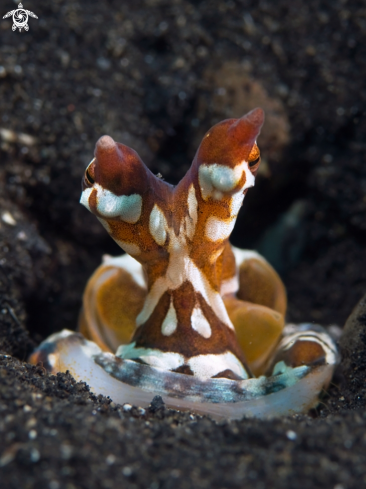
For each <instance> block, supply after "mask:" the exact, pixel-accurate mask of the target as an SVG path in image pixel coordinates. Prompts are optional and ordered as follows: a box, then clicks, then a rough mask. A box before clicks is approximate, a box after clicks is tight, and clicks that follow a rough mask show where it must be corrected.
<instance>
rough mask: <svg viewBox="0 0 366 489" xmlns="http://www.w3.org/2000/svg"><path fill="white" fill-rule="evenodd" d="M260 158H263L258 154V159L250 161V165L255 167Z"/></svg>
mask: <svg viewBox="0 0 366 489" xmlns="http://www.w3.org/2000/svg"><path fill="white" fill-rule="evenodd" d="M260 159H261V157H260V156H258V158H257V159H255V160H253V161H249V167H250V168H253V166H255V165H256V164H257V163H258V162H259V160H260Z"/></svg>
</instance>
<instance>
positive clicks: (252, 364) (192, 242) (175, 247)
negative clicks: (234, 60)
mask: <svg viewBox="0 0 366 489" xmlns="http://www.w3.org/2000/svg"><path fill="white" fill-rule="evenodd" d="M263 122H264V113H263V111H262V109H254V110H253V111H251V112H249V113H248V114H246V115H244V116H243V117H241V118H240V119H228V120H225V121H222V122H220V123H219V124H216V125H215V126H214V127H212V128H211V129H210V130H209V131H208V133H207V134H206V135H205V137H204V138H203V140H202V143H201V145H200V147H199V148H198V150H197V153H196V156H195V158H194V160H193V163H192V166H191V168H190V169H189V170H188V172H187V174H186V175H185V176H184V177H183V179H182V180H181V182H180V183H179V184H178V185H177V186H172V185H169V184H168V183H166V182H165V181H163V180H161V179H160V178H158V177H156V176H154V175H153V174H152V173H151V172H150V170H149V169H148V168H147V167H146V166H145V165H144V163H143V162H142V160H141V159H140V157H139V156H138V154H137V153H136V152H135V151H134V150H133V149H131V148H128V147H127V146H125V145H123V144H121V143H116V142H115V141H114V140H113V139H112V138H111V137H110V136H103V137H102V138H100V139H99V141H98V142H97V144H96V148H95V154H94V158H93V159H92V161H91V163H90V164H89V165H88V167H87V169H86V171H85V174H84V177H83V180H82V195H81V199H80V202H81V204H83V205H84V206H85V207H86V208H87V209H88V210H89V211H90V212H92V213H93V214H95V216H96V217H97V218H98V220H99V221H100V222H101V223H102V225H103V226H104V227H105V229H106V230H107V232H108V233H109V234H110V235H111V237H112V238H113V239H114V240H115V241H116V243H117V244H119V245H120V247H121V248H122V249H123V250H124V251H125V252H126V254H125V255H122V256H120V257H115V258H111V257H107V258H106V259H105V260H104V262H103V263H102V265H101V266H100V267H99V268H98V269H97V270H96V272H95V273H94V274H93V275H92V277H91V278H90V280H89V282H88V284H87V286H86V289H85V293H84V297H83V308H82V311H81V314H80V321H79V332H78V333H75V332H71V331H68V330H64V331H62V332H60V333H55V334H54V335H52V336H50V337H49V338H48V339H46V340H45V341H44V342H43V343H42V344H41V345H40V346H39V347H38V348H37V349H36V350H35V351H34V353H33V354H32V355H31V357H30V361H31V362H32V363H34V364H37V363H39V362H41V363H42V364H43V365H44V366H45V368H46V369H47V370H49V371H50V372H52V373H57V372H60V371H61V372H64V371H66V370H69V371H70V373H71V374H72V375H73V376H74V377H75V379H76V380H79V381H84V382H86V383H87V384H89V386H90V388H91V390H92V391H93V392H94V393H96V394H103V395H106V396H110V397H111V398H112V399H113V400H114V401H115V402H117V403H121V404H123V403H130V404H136V405H138V406H141V407H145V406H148V405H149V404H150V402H151V400H152V398H153V397H154V395H160V396H161V397H162V398H163V399H164V402H165V403H166V405H167V406H168V407H171V408H175V409H184V410H190V411H192V412H196V413H200V414H208V415H211V416H213V417H214V418H217V419H222V418H224V419H240V418H242V417H243V416H254V417H259V418H264V417H271V416H279V415H286V414H293V413H301V412H306V411H308V410H309V409H310V408H312V407H314V406H316V405H317V403H318V402H319V394H320V392H321V391H322V389H324V388H326V387H327V386H328V384H329V382H330V380H331V378H332V374H333V371H334V368H335V366H336V364H337V363H338V352H337V347H336V344H335V342H334V340H333V339H332V337H331V336H330V335H329V334H328V333H327V331H326V330H325V329H323V328H321V327H319V326H314V325H308V324H302V325H287V326H286V325H285V314H286V307H287V297H286V290H285V287H284V285H283V283H282V281H281V279H280V277H279V276H278V274H277V273H276V272H275V270H274V269H273V268H272V266H271V265H270V264H269V263H268V262H267V261H266V260H265V259H264V258H263V257H261V256H260V255H259V254H258V253H256V252H254V251H249V250H240V249H238V248H235V247H232V246H231V245H230V243H229V237H230V234H231V232H232V230H233V228H234V225H235V221H236V218H237V215H238V212H239V210H240V207H241V206H242V202H243V199H244V197H245V194H246V192H247V191H248V189H249V188H250V187H253V186H254V182H255V176H256V174H257V171H258V167H259V164H260V152H259V148H258V146H257V137H258V135H259V133H260V129H261V127H262V124H263Z"/></svg>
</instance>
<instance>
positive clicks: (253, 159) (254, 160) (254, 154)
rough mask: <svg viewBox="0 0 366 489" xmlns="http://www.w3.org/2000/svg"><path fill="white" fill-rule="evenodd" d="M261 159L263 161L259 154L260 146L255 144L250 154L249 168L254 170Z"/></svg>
mask: <svg viewBox="0 0 366 489" xmlns="http://www.w3.org/2000/svg"><path fill="white" fill-rule="evenodd" d="M260 159H261V154H260V152H259V148H258V146H257V145H256V144H255V145H254V146H253V148H252V149H251V152H250V153H249V157H248V165H249V168H253V167H254V166H256V165H257V164H258V163H259V161H260Z"/></svg>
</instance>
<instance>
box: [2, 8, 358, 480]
mask: <svg viewBox="0 0 366 489" xmlns="http://www.w3.org/2000/svg"><path fill="white" fill-rule="evenodd" d="M24 7H25V8H27V9H29V10H31V11H33V12H35V13H36V14H37V15H38V17H39V19H38V20H36V19H30V20H29V26H30V30H29V31H28V32H24V31H22V32H18V31H17V32H13V31H12V30H11V24H12V22H11V20H9V19H8V20H1V22H0V144H1V146H0V351H1V352H3V354H4V355H3V356H1V357H0V487H1V488H3V487H4V488H6V489H7V488H17V489H18V488H32V487H37V488H47V489H48V488H49V489H63V488H65V489H73V488H79V487H80V488H84V487H85V488H94V487H95V488H99V487H101V488H104V487H105V488H117V487H118V488H120V487H126V488H140V487H141V488H151V489H161V488H169V487H179V488H190V487H192V488H193V487H194V488H199V487H207V488H220V489H227V488H236V487H238V488H239V487H240V488H242V487H247V486H248V487H253V488H266V487H271V488H272V487H273V488H276V487H279V488H297V487H299V488H302V489H303V488H308V487H309V488H310V487H311V488H314V487H321V488H332V489H350V488H353V487H355V488H356V487H357V488H360V487H363V486H364V485H365V484H366V455H365V454H366V450H365V444H366V430H365V426H366V418H365V404H366V397H365V396H366V389H365V375H366V361H365V358H366V351H365V350H366V336H365V333H364V329H365V327H366V320H365V317H366V306H365V304H364V303H361V305H360V308H359V309H358V310H357V312H356V313H355V316H354V317H353V318H352V320H350V322H349V326H348V333H347V335H345V336H344V339H343V340H342V341H343V342H342V352H343V360H342V364H341V366H340V368H339V371H338V372H337V374H336V376H335V378H334V381H333V383H332V386H331V388H330V390H329V394H328V395H327V396H325V397H324V398H323V400H322V403H321V405H320V406H319V408H318V409H317V410H316V411H314V412H312V413H310V414H309V415H306V416H305V415H304V416H298V417H293V418H286V419H277V420H272V421H256V420H245V419H244V420H242V421H240V422H235V423H220V424H217V423H215V422H213V421H211V420H210V419H208V418H200V417H197V416H191V415H190V414H189V413H181V414H179V413H175V412H170V411H167V410H165V409H164V407H163V406H160V407H159V402H158V400H155V402H154V404H153V406H152V408H151V409H150V410H147V411H146V412H141V410H139V409H138V408H132V410H130V411H125V410H123V408H122V407H121V406H118V405H114V404H113V403H112V402H111V401H110V400H109V399H105V398H96V397H95V396H93V395H91V394H90V393H89V392H88V390H87V388H86V386H85V385H83V384H76V383H75V382H74V381H73V379H72V378H71V377H70V376H68V375H58V376H57V377H52V376H49V375H48V374H46V373H45V372H44V371H43V370H42V369H41V368H39V367H31V366H29V365H28V364H26V363H24V361H25V359H26V358H27V355H28V354H29V352H30V351H31V350H32V348H33V346H34V345H35V344H36V343H38V342H39V341H40V340H41V339H43V338H45V337H46V336H47V335H48V334H50V333H51V332H54V331H58V330H60V329H61V328H65V327H66V328H69V329H74V328H75V326H76V323H77V315H78V310H79V308H80V298H81V294H82V290H83V287H84V285H85V282H86V280H87V277H88V276H89V274H90V273H91V272H92V271H93V269H94V268H95V267H96V266H97V265H98V263H99V262H100V259H101V255H102V254H103V253H111V254H117V253H118V252H119V251H118V248H117V246H116V245H114V244H113V243H112V242H111V240H110V238H108V236H107V235H106V233H105V231H104V230H103V229H102V228H101V226H100V225H99V224H98V222H97V221H96V219H95V218H94V217H93V216H91V215H88V213H87V211H86V210H85V209H83V208H82V207H81V206H80V205H79V204H78V200H79V196H80V179H81V175H82V173H83V170H84V169H85V167H86V165H87V163H88V162H89V161H90V160H91V158H92V154H93V147H94V144H95V141H96V140H97V138H98V137H99V136H101V135H102V134H110V135H111V136H112V137H113V138H114V139H116V140H119V141H121V142H124V143H126V144H128V145H130V146H132V147H134V148H135V149H136V150H137V151H138V152H139V153H140V155H141V156H142V158H143V159H144V161H145V162H146V163H147V164H148V165H149V167H150V168H151V169H152V170H153V171H154V172H156V173H158V172H160V173H162V175H163V177H164V178H166V179H167V180H168V181H170V182H172V183H176V182H177V181H178V180H179V179H180V178H181V176H182V175H183V174H184V172H185V171H186V169H187V168H188V166H189V164H190V161H191V159H192V157H193V155H194V151H195V150H196V147H197V145H198V143H199V139H200V138H201V137H202V135H203V134H204V132H205V131H206V130H207V129H208V128H209V127H210V126H211V125H212V124H214V123H215V122H217V121H219V120H221V119H224V118H227V117H236V116H239V115H241V114H243V113H244V112H245V111H247V110H249V109H251V108H253V107H255V106H258V105H260V106H262V107H263V108H264V109H265V111H266V114H267V122H266V129H265V131H264V132H263V134H262V136H261V139H260V140H259V144H260V146H261V148H262V155H263V163H264V164H263V165H262V173H261V175H260V176H259V177H258V180H257V184H256V187H255V189H252V190H251V191H250V192H249V193H248V195H247V197H246V200H245V203H244V208H243V210H242V212H241V215H240V216H239V219H238V223H237V226H236V228H235V231H234V235H233V242H234V244H236V245H239V246H242V247H259V249H261V250H265V251H266V253H267V256H268V257H269V258H270V259H272V260H273V262H274V265H275V266H276V267H277V268H278V269H279V270H280V271H281V273H282V276H283V278H284V281H285V283H286V285H287V287H288V293H289V302H290V306H289V313H288V319H289V320H290V321H296V322H298V321H314V322H318V323H320V324H323V325H325V326H327V325H330V324H337V325H339V326H343V325H344V323H345V321H346V318H347V316H348V315H349V314H350V313H351V311H352V309H353V308H354V306H355V305H356V303H357V302H358V301H359V300H360V298H361V297H362V296H363V295H364V294H365V293H366V267H365V260H366V220H365V211H366V161H365V150H366V146H365V132H366V123H365V107H366V105H365V99H366V91H365V81H364V80H365V77H366V43H365V37H366V36H365V32H366V10H365V6H364V3H363V2H361V1H360V2H357V1H348V2H347V1H346V0H343V1H339V2H332V4H331V3H330V2H328V3H326V2H320V1H318V0H312V1H309V2H304V1H299V0H294V1H292V2H288V1H278V2H265V1H260V2H258V1H257V2H254V1H253V2H249V1H248V2H239V1H237V2H236V1H228V2H223V1H220V2H208V1H207V2H204V1H202V2H189V1H187V0H186V1H184V0H182V1H180V0H174V1H172V0H171V1H169V2H165V1H160V0H146V1H145V2H140V1H135V2H132V1H131V2H124V3H123V5H122V2H117V1H108V2H107V1H104V2H97V1H90V2H87V3H81V2H79V3H78V2H74V1H71V0H70V1H54V2H52V3H47V5H46V4H45V2H43V4H41V3H40V2H35V1H31V0H29V1H27V3H26V4H24ZM0 8H1V11H0V14H1V16H3V15H4V14H5V13H6V12H7V11H9V10H11V9H13V8H16V3H14V2H11V1H10V0H6V1H5V0H0ZM9 131H11V132H9ZM268 243H270V246H268ZM268 250H269V251H268Z"/></svg>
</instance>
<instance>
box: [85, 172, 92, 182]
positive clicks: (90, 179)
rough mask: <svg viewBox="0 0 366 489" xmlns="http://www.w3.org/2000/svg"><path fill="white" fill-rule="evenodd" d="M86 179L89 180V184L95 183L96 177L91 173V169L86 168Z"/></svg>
mask: <svg viewBox="0 0 366 489" xmlns="http://www.w3.org/2000/svg"><path fill="white" fill-rule="evenodd" d="M85 180H86V181H87V182H88V184H89V185H93V183H94V178H93V177H92V176H91V175H90V172H89V170H86V172H85Z"/></svg>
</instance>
